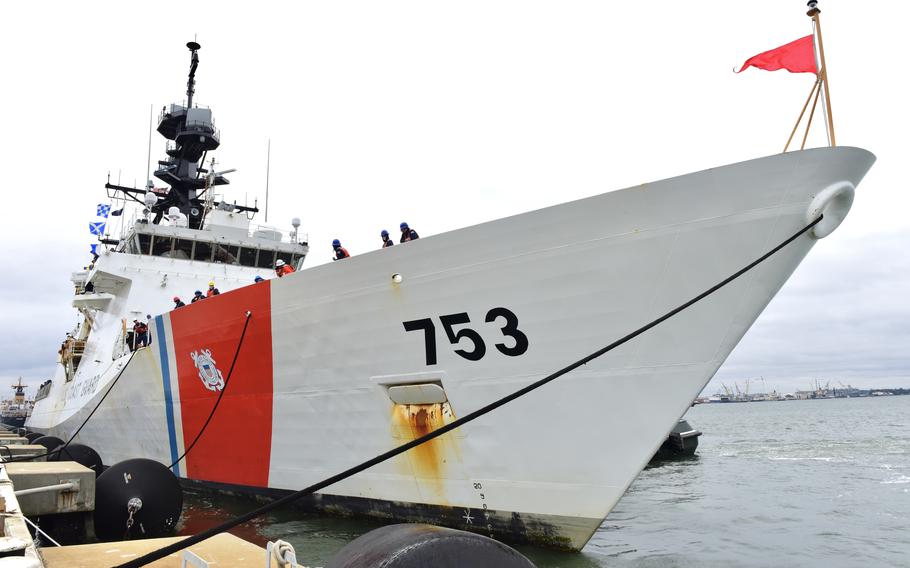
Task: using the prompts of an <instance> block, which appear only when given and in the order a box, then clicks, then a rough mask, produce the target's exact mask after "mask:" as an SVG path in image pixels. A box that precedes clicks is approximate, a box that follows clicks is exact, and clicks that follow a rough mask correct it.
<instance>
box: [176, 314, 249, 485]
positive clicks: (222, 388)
mask: <svg viewBox="0 0 910 568" xmlns="http://www.w3.org/2000/svg"><path fill="white" fill-rule="evenodd" d="M252 315H253V313H252V312H250V311H247V312H246V319H245V320H244V321H243V331H242V332H240V341H238V342H237V350H236V351H234V360H233V361H231V368H230V369H229V370H228V374H227V378H226V379H224V386H223V387H221V392H219V393H218V399H217V400H215V406H213V407H212V411H211V412H210V413H209V417H208V418H206V419H205V424H203V425H202V428H200V429H199V433H198V434H196V437H195V438H193V442H192V443H191V444H190V446H189V447H188V448H186V449H185V450H183V453H182V454H181V455H180V457H179V458H177V459H176V460H174V463H172V464H171V465H169V466H168V469H170V470H173V469H174V466H175V465H177V464H178V463H180V461H181V460H183V458H185V457H186V455H187V454H188V453H190V450H192V449H193V446H195V445H196V442H198V441H199V438H201V437H202V433H203V432H205V429H206V428H208V426H209V422H211V421H212V417H213V416H215V411H216V410H218V405H219V404H221V397H223V396H224V392H225V391H226V390H227V388H228V384H229V383H230V382H231V375H233V374H234V364H235V363H237V356H238V355H240V346H242V345H243V338H244V337H245V336H246V328H247V326H248V325H250V316H252Z"/></svg>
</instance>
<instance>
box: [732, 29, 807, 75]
mask: <svg viewBox="0 0 910 568" xmlns="http://www.w3.org/2000/svg"><path fill="white" fill-rule="evenodd" d="M750 66H751V67H757V68H759V69H764V70H765V71H777V70H778V69H786V70H787V71H789V72H790V73H815V74H818V67H817V66H816V65H815V42H814V41H813V37H812V35H807V36H806V37H803V38H799V39H798V40H796V41H791V42H790V43H788V44H787V45H782V46H780V47H777V48H775V49H772V50H769V51H765V52H764V53H759V54H758V55H756V56H754V57H750V58H749V59H747V60H746V62H745V63H743V66H742V69H740V70H739V71H737V73H742V72H743V71H744V70H745V69H746V67H750Z"/></svg>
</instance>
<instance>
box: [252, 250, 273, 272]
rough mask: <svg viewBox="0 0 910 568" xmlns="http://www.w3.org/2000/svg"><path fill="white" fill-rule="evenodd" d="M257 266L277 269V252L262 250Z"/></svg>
mask: <svg viewBox="0 0 910 568" xmlns="http://www.w3.org/2000/svg"><path fill="white" fill-rule="evenodd" d="M256 266H258V267H259V268H274V267H275V251H273V250H260V251H259V258H258V259H257V260H256Z"/></svg>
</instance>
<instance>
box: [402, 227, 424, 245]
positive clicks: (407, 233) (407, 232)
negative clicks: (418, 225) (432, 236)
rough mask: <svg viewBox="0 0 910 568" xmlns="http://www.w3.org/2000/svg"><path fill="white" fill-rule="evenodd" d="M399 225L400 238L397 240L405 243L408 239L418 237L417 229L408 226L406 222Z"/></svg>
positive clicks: (411, 239) (414, 239) (413, 239)
mask: <svg viewBox="0 0 910 568" xmlns="http://www.w3.org/2000/svg"><path fill="white" fill-rule="evenodd" d="M399 227H401V240H400V241H399V242H402V243H406V242H408V241H416V240H417V239H419V238H420V235H418V234H417V231H415V230H414V229H412V228H410V227H408V224H407V223H402V224H401V225H399Z"/></svg>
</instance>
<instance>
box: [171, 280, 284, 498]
mask: <svg viewBox="0 0 910 568" xmlns="http://www.w3.org/2000/svg"><path fill="white" fill-rule="evenodd" d="M247 311H250V312H251V313H252V317H251V318H250V322H249V326H248V328H247V331H246V336H245V337H244V340H243V344H242V345H241V346H240V352H239V354H238V355H237V362H236V364H235V366H234V372H233V374H231V375H230V381H229V382H228V386H227V392H225V393H224V396H223V397H222V400H221V403H220V405H219V406H218V410H217V411H216V412H215V415H214V417H212V421H211V422H210V423H209V425H208V427H207V428H206V430H205V433H204V434H202V436H201V437H200V438H199V441H198V442H196V446H195V447H194V448H193V449H192V450H191V451H190V453H189V454H187V456H186V458H184V460H185V465H184V469H185V471H186V477H187V478H190V479H199V480H205V481H217V482H221V483H233V484H238V485H249V486H257V487H267V486H268V482H269V465H270V462H269V459H270V455H271V446H272V318H271V298H270V286H269V284H267V283H260V284H253V285H250V286H246V287H244V288H239V289H237V290H233V291H231V292H227V293H225V294H220V295H218V296H212V297H211V298H206V299H205V300H202V301H200V302H196V303H195V304H192V305H191V306H186V307H184V308H179V309H177V310H174V311H173V312H171V313H170V316H171V318H170V319H171V332H172V336H173V345H174V353H175V355H174V356H175V359H176V361H177V373H178V376H179V379H178V380H179V393H180V417H181V421H182V430H183V444H184V447H187V448H188V447H189V446H190V444H192V442H193V439H195V438H196V436H197V434H198V433H199V431H200V430H201V429H202V427H203V425H204V424H205V421H206V419H207V418H208V417H209V414H210V413H211V411H212V408H213V407H214V405H215V401H216V400H217V398H218V394H219V392H220V391H221V390H222V388H224V384H225V383H224V381H225V380H227V379H228V373H229V371H230V368H231V361H232V360H233V359H234V354H235V353H237V346H238V344H239V342H240V336H241V333H242V332H243V325H244V322H245V320H246V317H245V314H246V312H247Z"/></svg>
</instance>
